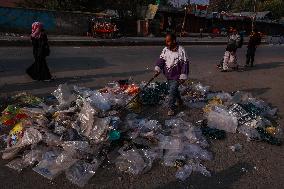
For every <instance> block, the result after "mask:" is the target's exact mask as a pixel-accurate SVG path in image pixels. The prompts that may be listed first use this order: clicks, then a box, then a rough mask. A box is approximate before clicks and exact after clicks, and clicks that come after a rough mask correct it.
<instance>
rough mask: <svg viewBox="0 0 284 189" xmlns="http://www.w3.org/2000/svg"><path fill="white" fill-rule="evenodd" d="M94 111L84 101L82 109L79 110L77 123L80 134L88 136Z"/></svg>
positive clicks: (92, 122)
mask: <svg viewBox="0 0 284 189" xmlns="http://www.w3.org/2000/svg"><path fill="white" fill-rule="evenodd" d="M95 113H96V111H95V109H94V108H93V107H92V106H91V105H90V103H89V102H86V101H84V102H83V107H82V109H81V112H80V113H79V115H78V121H79V123H80V128H79V129H80V133H81V134H83V135H85V136H89V135H90V132H91V129H92V127H93V124H94V115H95Z"/></svg>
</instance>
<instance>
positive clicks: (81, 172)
mask: <svg viewBox="0 0 284 189" xmlns="http://www.w3.org/2000/svg"><path fill="white" fill-rule="evenodd" d="M99 165H100V163H99V161H98V160H96V159H95V160H93V161H92V163H86V162H84V161H77V162H76V163H75V164H74V165H72V166H71V167H70V168H69V169H67V170H66V171H65V174H66V178H67V179H68V180H69V181H70V182H71V183H73V184H76V185H78V186H79V187H84V186H85V185H86V184H87V183H88V181H89V180H90V179H91V178H92V177H93V176H94V175H95V173H96V171H97V169H98V167H99Z"/></svg>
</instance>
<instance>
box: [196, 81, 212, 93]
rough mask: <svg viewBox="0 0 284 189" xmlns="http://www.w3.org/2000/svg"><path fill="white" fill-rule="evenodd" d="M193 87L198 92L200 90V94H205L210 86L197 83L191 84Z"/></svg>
mask: <svg viewBox="0 0 284 189" xmlns="http://www.w3.org/2000/svg"><path fill="white" fill-rule="evenodd" d="M193 89H194V90H196V91H198V92H201V93H202V94H206V93H207V92H208V91H209V89H210V87H209V86H204V85H202V84H201V83H197V84H194V85H193Z"/></svg>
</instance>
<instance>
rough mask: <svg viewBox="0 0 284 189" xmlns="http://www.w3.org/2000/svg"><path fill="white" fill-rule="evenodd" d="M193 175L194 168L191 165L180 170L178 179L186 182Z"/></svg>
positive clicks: (177, 173)
mask: <svg viewBox="0 0 284 189" xmlns="http://www.w3.org/2000/svg"><path fill="white" fill-rule="evenodd" d="M191 173H192V166H191V165H187V164H186V165H184V166H183V167H181V168H179V170H178V171H177V172H176V178H177V179H179V180H182V181H185V180H186V179H187V178H188V177H189V176H190V175H191Z"/></svg>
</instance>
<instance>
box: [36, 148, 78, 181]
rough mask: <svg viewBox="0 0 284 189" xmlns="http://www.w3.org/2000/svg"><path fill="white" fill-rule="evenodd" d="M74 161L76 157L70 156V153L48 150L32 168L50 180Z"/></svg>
mask: <svg viewBox="0 0 284 189" xmlns="http://www.w3.org/2000/svg"><path fill="white" fill-rule="evenodd" d="M76 161H77V160H76V159H73V158H72V157H70V154H68V153H66V152H62V153H59V154H58V152H57V151H56V152H55V151H48V152H46V153H45V155H44V157H43V160H42V161H40V162H39V164H38V165H37V166H36V167H34V168H33V170H34V171H35V172H37V173H38V174H40V175H42V176H44V177H45V178H47V179H50V180H52V179H54V178H55V177H56V176H57V175H59V174H60V173H62V172H63V171H64V170H66V169H68V168H69V167H70V166H72V165H73V164H74V163H76Z"/></svg>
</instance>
